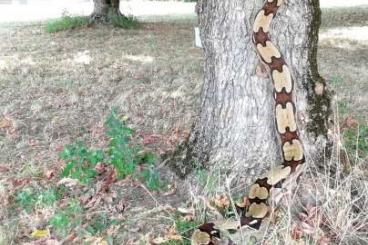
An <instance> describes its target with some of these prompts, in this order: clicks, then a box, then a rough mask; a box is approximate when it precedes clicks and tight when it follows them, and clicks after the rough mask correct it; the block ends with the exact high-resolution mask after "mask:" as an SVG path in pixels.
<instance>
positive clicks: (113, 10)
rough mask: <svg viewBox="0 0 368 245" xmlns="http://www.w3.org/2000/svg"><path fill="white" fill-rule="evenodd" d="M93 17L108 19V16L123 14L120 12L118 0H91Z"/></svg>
mask: <svg viewBox="0 0 368 245" xmlns="http://www.w3.org/2000/svg"><path fill="white" fill-rule="evenodd" d="M93 4H94V10H93V13H92V15H91V17H92V18H93V19H96V20H103V21H108V19H109V17H110V16H123V14H122V13H121V12H120V9H119V7H120V0H93Z"/></svg>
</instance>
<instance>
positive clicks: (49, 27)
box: [46, 15, 90, 33]
mask: <svg viewBox="0 0 368 245" xmlns="http://www.w3.org/2000/svg"><path fill="white" fill-rule="evenodd" d="M89 23H90V18H89V17H86V16H70V15H64V16H63V17H61V18H59V19H56V20H51V21H49V22H47V23H46V32H48V33H54V32H58V31H65V30H69V29H74V28H76V27H81V26H86V25H87V24H89Z"/></svg>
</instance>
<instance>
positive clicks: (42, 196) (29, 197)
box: [15, 187, 60, 212]
mask: <svg viewBox="0 0 368 245" xmlns="http://www.w3.org/2000/svg"><path fill="white" fill-rule="evenodd" d="M59 199H60V194H59V193H58V191H56V190H55V189H53V188H49V189H44V190H41V191H36V190H34V189H33V188H30V187H26V188H24V189H22V190H20V191H18V192H17V193H16V194H15V203H16V205H17V206H18V207H20V208H22V209H24V210H26V211H27V212H31V211H32V210H33V209H34V207H35V206H36V205H40V206H43V207H48V206H52V205H53V204H54V203H55V202H56V201H57V200H59Z"/></svg>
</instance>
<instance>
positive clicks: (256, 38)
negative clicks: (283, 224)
mask: <svg viewBox="0 0 368 245" xmlns="http://www.w3.org/2000/svg"><path fill="white" fill-rule="evenodd" d="M282 3H283V0H266V2H265V4H264V5H263V7H262V9H261V10H260V11H259V12H258V13H257V15H256V17H255V20H254V25H253V43H254V45H255V48H256V50H257V53H258V56H259V57H260V59H261V60H262V62H263V63H264V64H266V65H267V66H268V68H269V73H270V76H271V77H272V82H273V85H274V99H275V121H276V122H275V123H276V130H277V132H278V134H279V136H280V137H279V138H280V142H281V150H282V154H283V163H282V164H281V165H278V166H277V167H275V168H273V169H271V170H270V171H268V172H267V173H266V174H265V175H263V176H261V177H259V178H258V179H257V180H256V181H255V183H254V184H253V185H252V186H251V187H250V189H249V193H248V200H249V205H247V206H246V207H237V209H238V212H239V216H240V221H239V222H238V224H237V226H238V227H237V228H240V227H242V226H249V227H251V228H254V229H259V228H260V226H261V223H262V221H263V220H264V218H266V217H267V216H268V214H269V212H270V196H271V190H272V189H273V188H281V186H282V183H283V182H284V181H285V180H286V179H287V178H288V177H289V176H290V175H291V174H293V173H295V172H300V171H299V168H300V167H301V166H302V165H303V163H304V162H305V156H304V150H303V146H302V142H301V139H300V138H299V133H298V128H297V123H296V106H295V102H294V100H293V93H294V82H293V79H292V77H291V73H290V68H289V67H288V65H287V64H286V62H285V60H284V58H283V56H282V54H281V53H280V51H279V50H278V49H277V48H276V46H275V45H274V44H273V43H272V41H271V39H270V36H269V31H270V25H271V22H272V20H273V19H274V17H275V16H276V13H277V11H278V9H279V8H280V6H281V5H282ZM220 240H221V232H220V229H218V228H217V227H216V224H215V223H205V224H203V225H201V226H199V227H198V228H197V229H196V230H195V231H194V233H193V235H192V244H194V245H200V244H203V245H205V244H206V245H214V244H217V241H220ZM228 244H234V243H232V242H231V241H230V242H229V243H228Z"/></svg>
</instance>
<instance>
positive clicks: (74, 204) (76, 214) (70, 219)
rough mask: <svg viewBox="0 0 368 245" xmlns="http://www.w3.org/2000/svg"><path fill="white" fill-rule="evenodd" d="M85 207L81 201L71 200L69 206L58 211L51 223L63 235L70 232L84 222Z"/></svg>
mask: <svg viewBox="0 0 368 245" xmlns="http://www.w3.org/2000/svg"><path fill="white" fill-rule="evenodd" d="M82 213H83V207H82V206H81V205H80V203H79V201H77V200H71V201H70V202H69V204H68V206H67V207H66V208H65V209H64V210H61V211H58V212H56V213H55V214H54V215H53V216H52V217H51V219H50V221H49V222H50V225H52V227H53V228H54V229H55V232H56V233H57V234H58V235H60V236H61V237H65V236H67V235H68V234H69V232H70V230H71V229H73V228H76V227H79V226H80V225H81V224H82V221H83V219H82V215H81V214H82Z"/></svg>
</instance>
